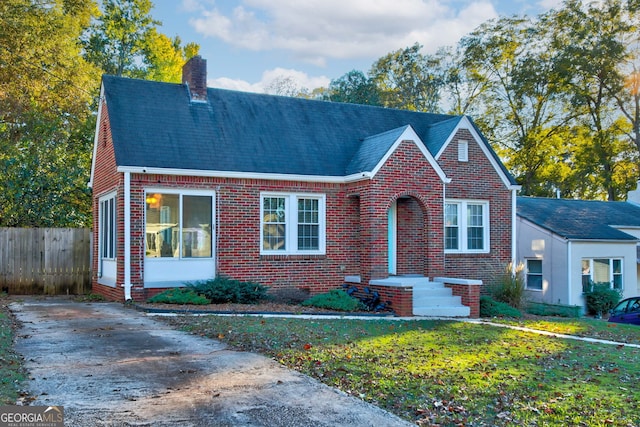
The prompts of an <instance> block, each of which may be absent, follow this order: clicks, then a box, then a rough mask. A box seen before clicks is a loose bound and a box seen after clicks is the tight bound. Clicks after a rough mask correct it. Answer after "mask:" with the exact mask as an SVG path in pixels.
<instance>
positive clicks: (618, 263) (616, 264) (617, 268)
mask: <svg viewBox="0 0 640 427" xmlns="http://www.w3.org/2000/svg"><path fill="white" fill-rule="evenodd" d="M613 274H622V260H621V259H614V260H613Z"/></svg>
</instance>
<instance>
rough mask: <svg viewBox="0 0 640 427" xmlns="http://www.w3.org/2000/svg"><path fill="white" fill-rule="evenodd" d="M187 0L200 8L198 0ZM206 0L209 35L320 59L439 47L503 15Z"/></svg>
mask: <svg viewBox="0 0 640 427" xmlns="http://www.w3.org/2000/svg"><path fill="white" fill-rule="evenodd" d="M185 1H187V2H188V4H189V6H190V8H192V10H195V3H196V0H185ZM200 1H201V2H200V3H199V10H200V12H199V14H198V16H197V17H195V18H192V19H191V21H190V24H191V25H192V26H193V28H194V29H195V30H196V31H197V32H199V33H201V34H202V35H204V36H205V37H213V38H217V39H220V40H222V41H224V42H225V43H228V44H230V45H232V46H235V47H239V48H242V49H248V50H254V51H266V50H275V49H277V50H283V51H288V52H290V53H291V54H292V56H294V57H296V58H297V59H300V60H303V61H305V62H308V63H311V64H315V65H319V66H323V65H324V64H325V63H326V62H327V60H329V59H332V58H339V59H356V58H378V57H380V56H383V55H385V54H387V53H389V52H391V51H394V50H397V49H401V48H404V47H407V46H410V45H412V44H414V43H415V42H418V43H421V44H423V45H424V46H425V50H426V51H428V52H434V51H435V50H437V48H438V47H441V46H448V45H454V44H455V43H456V42H457V41H458V40H459V39H460V37H462V36H463V35H465V34H467V33H469V32H470V31H471V30H473V29H474V28H476V27H477V26H478V25H480V24H481V23H482V22H484V21H486V20H487V19H491V18H495V17H497V13H496V11H495V9H494V7H493V5H492V4H491V2H490V0H467V1H464V2H462V3H463V4H462V5H461V6H458V7H457V8H454V7H453V6H451V4H450V3H448V2H447V1H446V0H349V1H345V0H306V1H300V0H236V2H235V4H236V6H235V7H234V8H233V9H223V8H222V7H221V6H220V5H221V2H218V3H210V2H205V1H204V0H200ZM545 1H550V0H545ZM456 4H457V5H459V4H460V2H456Z"/></svg>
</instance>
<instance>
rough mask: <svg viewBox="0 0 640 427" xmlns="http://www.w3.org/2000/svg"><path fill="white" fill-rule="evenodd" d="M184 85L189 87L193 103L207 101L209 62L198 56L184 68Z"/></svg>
mask: <svg viewBox="0 0 640 427" xmlns="http://www.w3.org/2000/svg"><path fill="white" fill-rule="evenodd" d="M182 83H183V84H186V85H187V86H188V87H189V94H190V95H191V100H192V101H206V100H207V60H206V59H202V57H201V56H200V55H196V56H194V57H193V58H191V59H190V60H188V61H187V63H186V64H184V65H183V66H182Z"/></svg>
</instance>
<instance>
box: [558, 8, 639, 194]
mask: <svg viewBox="0 0 640 427" xmlns="http://www.w3.org/2000/svg"><path fill="white" fill-rule="evenodd" d="M552 20H553V23H554V33H553V46H558V47H561V49H562V54H561V56H560V58H559V63H560V65H561V68H562V77H563V79H564V81H565V82H566V87H567V92H568V93H569V95H570V100H571V106H572V108H573V109H575V110H576V111H578V112H579V113H581V117H580V120H579V121H578V125H579V126H581V127H582V135H583V137H584V138H586V139H588V141H589V154H590V160H591V161H590V162H589V163H586V164H587V165H591V167H593V170H591V173H593V174H594V175H595V178H596V182H597V183H598V186H599V187H600V188H602V190H604V192H605V194H606V198H607V199H608V200H616V199H618V198H620V197H622V196H623V195H624V194H626V192H627V191H628V190H630V189H632V188H633V187H634V186H635V180H636V178H637V176H638V173H637V170H634V169H635V168H634V167H633V166H632V165H633V164H634V163H635V160H634V157H637V155H638V153H637V150H636V149H635V148H634V146H633V145H630V144H629V142H630V141H628V140H625V139H626V137H625V131H627V129H628V125H625V123H624V122H622V121H620V120H619V112H618V105H620V104H619V103H618V102H617V101H619V99H620V97H619V95H618V94H620V93H621V92H622V91H623V89H624V86H625V76H624V75H623V74H622V73H621V72H620V65H621V64H623V63H624V62H625V61H626V59H627V58H628V57H629V55H630V52H629V51H628V48H627V43H625V38H626V36H627V35H629V34H630V33H631V32H632V31H634V28H633V26H632V25H630V23H629V20H628V15H627V13H626V11H625V9H624V7H623V4H622V3H621V2H620V1H618V0H608V1H605V2H603V3H602V4H598V5H595V4H589V5H586V6H585V5H583V4H582V2H581V1H578V0H567V1H566V2H565V3H564V7H563V8H562V9H561V10H560V11H558V12H557V13H556V14H554V16H553V17H552ZM630 170H633V173H631V174H628V175H626V174H627V173H628V172H629V171H630ZM623 174H625V175H623Z"/></svg>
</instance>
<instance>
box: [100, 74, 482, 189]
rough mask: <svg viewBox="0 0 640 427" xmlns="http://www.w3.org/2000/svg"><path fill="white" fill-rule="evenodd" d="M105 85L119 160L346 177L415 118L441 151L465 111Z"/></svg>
mask: <svg viewBox="0 0 640 427" xmlns="http://www.w3.org/2000/svg"><path fill="white" fill-rule="evenodd" d="M103 93H104V98H105V100H106V105H107V110H108V113H109V120H110V126H111V134H112V139H113V144H114V150H115V157H116V164H117V166H118V167H120V168H123V167H125V168H126V167H131V168H136V167H139V168H152V169H153V168H166V169H176V170H196V171H225V172H231V173H255V174H289V175H302V176H324V177H345V176H347V175H349V174H351V173H354V172H358V173H359V172H371V170H372V168H373V167H375V166H376V165H377V164H378V163H379V161H380V160H381V159H382V158H383V156H384V155H386V154H387V151H386V150H388V149H389V148H390V147H391V145H392V144H393V143H394V141H395V140H393V136H394V135H401V134H402V132H403V130H404V129H406V127H407V126H410V127H411V128H412V129H413V130H414V131H415V133H416V134H417V135H418V137H419V138H420V140H421V141H422V142H421V143H422V144H425V145H426V148H427V149H428V151H429V152H430V153H431V155H432V156H434V155H435V153H436V152H437V151H438V150H439V149H441V148H442V146H443V145H444V144H445V142H446V141H447V138H449V136H450V135H449V134H447V130H452V129H454V128H455V124H456V123H458V122H459V121H460V118H461V116H460V117H458V116H450V115H443V114H427V113H418V112H412V111H403V110H394V109H388V108H381V107H371V106H365V105H356V104H345V103H333V102H324V101H311V100H306V99H300V98H291V97H281V96H273V95H263V94H256V93H247V92H237V91H229V90H224V89H212V88H209V89H208V90H207V96H208V100H207V101H206V102H197V101H194V102H191V101H190V98H189V92H188V89H187V86H186V85H181V84H171V83H160V82H152V81H144V80H137V79H129V78H121V77H114V76H104V77H103ZM445 122H446V123H447V125H446V126H439V125H440V124H444V123H445ZM449 123H451V124H454V126H453V127H451V125H449ZM396 139H397V138H396ZM482 143H486V142H484V141H483V142H482ZM487 148H488V149H489V150H491V148H490V147H488V144H487ZM491 152H493V151H492V150H491Z"/></svg>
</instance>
